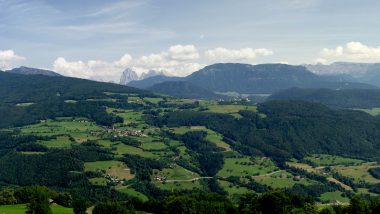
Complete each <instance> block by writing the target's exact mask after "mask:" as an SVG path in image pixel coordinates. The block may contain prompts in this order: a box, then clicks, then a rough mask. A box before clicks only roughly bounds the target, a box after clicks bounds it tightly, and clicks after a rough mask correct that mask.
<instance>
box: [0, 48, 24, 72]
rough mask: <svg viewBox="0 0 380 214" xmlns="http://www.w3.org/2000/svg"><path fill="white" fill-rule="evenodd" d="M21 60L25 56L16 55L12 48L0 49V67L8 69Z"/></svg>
mask: <svg viewBox="0 0 380 214" xmlns="http://www.w3.org/2000/svg"><path fill="white" fill-rule="evenodd" d="M21 60H25V57H22V56H19V55H17V54H16V53H15V52H14V51H13V50H4V51H1V50H0V69H9V68H11V66H12V65H13V64H14V63H16V62H18V61H21Z"/></svg>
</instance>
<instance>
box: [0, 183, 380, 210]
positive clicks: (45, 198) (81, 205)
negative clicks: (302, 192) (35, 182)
mask: <svg viewBox="0 0 380 214" xmlns="http://www.w3.org/2000/svg"><path fill="white" fill-rule="evenodd" d="M0 193H1V194H0V205H1V204H18V203H27V204H28V205H27V210H28V211H27V212H30V213H51V210H50V207H49V203H50V202H49V199H50V200H52V201H54V203H57V204H59V205H63V206H67V207H73V210H74V212H75V213H85V212H86V209H87V208H88V207H89V206H91V205H92V204H91V203H90V202H89V201H88V200H86V199H85V198H83V197H78V196H74V197H73V196H72V195H71V194H70V193H68V192H63V193H59V192H56V191H54V190H52V189H49V188H46V187H43V186H30V187H24V188H17V189H5V190H3V191H2V192H0ZM136 211H142V212H148V213H162V214H165V213H215V214H219V213H226V214H227V213H229V214H230V213H236V214H239V213H241V214H245V213H262V214H272V213H283V214H285V213H289V214H290V213H308V214H318V213H320V214H325V213H341V214H344V213H347V214H356V213H363V214H364V213H366V214H377V213H379V212H380V199H379V198H375V199H364V198H361V197H359V196H355V197H353V198H352V199H351V201H350V204H349V205H348V206H339V205H335V206H327V207H324V208H322V209H318V208H317V207H316V205H315V202H314V201H313V200H312V199H309V198H303V197H300V196H297V195H294V194H292V193H290V192H284V191H269V192H266V193H264V194H261V195H257V194H246V195H243V196H242V197H241V199H240V201H239V202H238V203H237V204H234V203H232V202H231V201H230V200H229V199H228V198H226V197H224V196H221V195H218V194H215V193H192V194H173V195H170V196H167V197H164V198H162V199H159V200H149V201H146V202H142V201H139V200H137V199H134V198H129V199H128V198H126V199H125V200H123V201H112V200H109V201H104V202H99V203H96V204H95V206H94V209H93V211H92V213H94V214H108V213H116V214H126V213H135V212H136Z"/></svg>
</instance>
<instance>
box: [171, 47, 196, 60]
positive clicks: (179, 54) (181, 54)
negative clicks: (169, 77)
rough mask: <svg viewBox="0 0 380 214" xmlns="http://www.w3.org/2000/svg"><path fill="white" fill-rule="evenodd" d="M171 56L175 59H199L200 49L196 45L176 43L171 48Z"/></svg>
mask: <svg viewBox="0 0 380 214" xmlns="http://www.w3.org/2000/svg"><path fill="white" fill-rule="evenodd" d="M169 54H170V57H171V58H172V59H174V60H180V61H186V60H195V59H199V53H198V50H197V49H196V48H195V46H194V45H174V46H171V47H170V48H169Z"/></svg>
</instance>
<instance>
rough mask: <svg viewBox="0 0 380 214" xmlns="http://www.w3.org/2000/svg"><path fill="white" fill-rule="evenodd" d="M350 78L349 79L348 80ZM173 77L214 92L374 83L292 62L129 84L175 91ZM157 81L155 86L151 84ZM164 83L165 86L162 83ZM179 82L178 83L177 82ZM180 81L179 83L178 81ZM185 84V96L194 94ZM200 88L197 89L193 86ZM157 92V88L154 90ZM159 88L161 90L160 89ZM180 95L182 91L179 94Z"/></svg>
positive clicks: (215, 68) (216, 68)
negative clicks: (319, 71)
mask: <svg viewBox="0 0 380 214" xmlns="http://www.w3.org/2000/svg"><path fill="white" fill-rule="evenodd" d="M351 80H352V81H351ZM173 81H181V82H188V83H191V85H192V87H191V88H194V86H197V89H202V90H203V92H205V91H207V92H208V94H211V93H215V92H218V93H220V92H236V93H239V94H272V93H274V92H277V91H281V90H284V89H288V88H292V87H299V88H328V89H350V88H358V89H375V88H376V87H375V86H372V85H369V84H365V83H360V82H357V81H355V80H354V79H351V77H350V76H344V75H341V76H320V75H317V74H314V73H313V72H311V71H309V70H308V69H307V68H306V66H293V65H285V64H261V65H248V64H236V63H225V64H222V63H220V64H214V65H210V66H206V67H205V68H203V69H201V70H199V71H196V72H194V73H192V74H191V75H189V76H187V77H182V78H181V77H166V76H156V77H151V78H146V79H144V80H139V81H132V82H130V84H128V85H129V86H133V87H137V88H142V89H150V90H152V91H153V92H155V91H154V90H157V89H158V88H159V89H162V88H165V92H166V93H167V94H170V95H175V94H177V93H178V92H177V91H175V90H177V89H178V88H173V89H172V91H171V90H170V85H173V83H172V82H173ZM156 84H159V87H155V85H156ZM165 84H166V85H167V86H165ZM178 84H179V83H178ZM182 84H183V83H182ZM191 88H190V87H187V90H186V91H187V92H188V93H189V94H188V97H193V98H196V97H201V96H200V95H198V96H195V93H193V92H191V91H190V89H191ZM197 91H198V92H200V90H197ZM157 92H158V91H157ZM160 92H162V91H160ZM181 95H182V97H183V96H184V94H181Z"/></svg>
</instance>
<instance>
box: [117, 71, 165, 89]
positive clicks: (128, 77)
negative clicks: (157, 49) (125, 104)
mask: <svg viewBox="0 0 380 214" xmlns="http://www.w3.org/2000/svg"><path fill="white" fill-rule="evenodd" d="M155 76H165V72H163V71H155V70H149V71H148V72H146V73H142V74H141V75H140V76H139V75H138V74H137V72H136V71H135V70H133V69H132V68H126V69H125V70H124V71H123V73H122V75H121V77H120V84H121V85H127V84H128V83H130V82H132V81H137V80H144V79H147V78H150V77H155Z"/></svg>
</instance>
